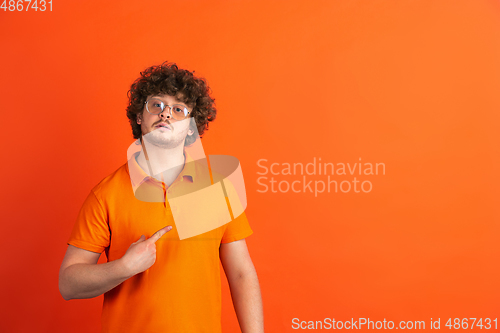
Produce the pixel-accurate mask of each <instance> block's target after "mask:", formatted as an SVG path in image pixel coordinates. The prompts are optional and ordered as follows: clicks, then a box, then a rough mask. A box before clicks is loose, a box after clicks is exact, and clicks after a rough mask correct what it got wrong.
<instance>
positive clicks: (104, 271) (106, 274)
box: [59, 245, 130, 301]
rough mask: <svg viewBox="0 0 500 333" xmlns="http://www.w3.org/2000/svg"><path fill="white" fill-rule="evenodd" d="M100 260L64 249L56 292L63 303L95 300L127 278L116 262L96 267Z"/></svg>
mask: <svg viewBox="0 0 500 333" xmlns="http://www.w3.org/2000/svg"><path fill="white" fill-rule="evenodd" d="M100 256H101V254H100V253H96V252H91V251H87V250H84V249H80V248H78V247H75V246H73V245H68V249H67V250H66V255H65V256H64V259H63V262H62V264H61V268H60V270H59V292H60V293H61V295H62V297H63V298H64V299H65V300H67V301H68V300H70V299H75V298H92V297H97V296H99V295H102V294H104V293H105V292H107V291H108V290H111V289H113V288H114V287H116V286H117V285H119V284H120V283H122V282H123V281H125V280H126V279H128V278H129V277H130V276H129V275H128V273H127V272H126V270H125V267H124V266H123V265H122V262H121V261H120V260H114V261H110V262H107V263H105V264H97V261H98V260H99V257H100Z"/></svg>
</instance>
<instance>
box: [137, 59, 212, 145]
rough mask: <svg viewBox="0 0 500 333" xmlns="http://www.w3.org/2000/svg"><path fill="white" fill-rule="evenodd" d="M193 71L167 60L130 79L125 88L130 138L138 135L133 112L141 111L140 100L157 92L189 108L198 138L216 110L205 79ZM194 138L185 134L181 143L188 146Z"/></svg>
mask: <svg viewBox="0 0 500 333" xmlns="http://www.w3.org/2000/svg"><path fill="white" fill-rule="evenodd" d="M193 74H194V71H193V72H190V71H188V70H185V69H179V68H178V67H177V65H176V64H175V63H169V62H164V63H162V64H161V65H159V66H151V67H148V68H146V69H145V70H144V71H143V72H141V73H140V75H141V76H140V77H139V78H138V79H137V80H135V81H134V83H132V85H131V87H130V90H129V91H128V92H127V96H128V98H129V103H128V106H127V117H128V119H129V122H130V126H132V133H133V136H134V139H140V138H141V135H142V132H141V125H139V124H137V116H138V115H140V114H142V112H144V103H145V102H146V100H147V98H148V97H149V96H152V95H160V94H167V95H170V96H175V97H176V98H177V99H179V100H180V101H181V102H183V103H185V104H186V105H187V106H188V107H190V108H192V110H193V111H192V112H191V116H192V117H193V118H194V119H195V122H196V127H197V128H198V134H199V136H200V138H201V137H202V135H203V133H204V132H205V130H208V125H209V122H212V121H214V120H215V117H216V114H217V110H216V108H215V106H214V102H215V99H214V98H212V97H211V96H210V93H211V89H210V87H209V86H208V84H207V82H206V80H205V79H204V78H202V77H196V76H194V75H193ZM193 130H194V128H193ZM195 140H196V138H195V137H193V136H190V135H188V136H186V140H185V142H184V145H186V146H189V145H190V144H192V143H193V142H194V141H195Z"/></svg>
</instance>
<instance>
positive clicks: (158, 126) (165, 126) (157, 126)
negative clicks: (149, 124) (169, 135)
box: [155, 123, 171, 130]
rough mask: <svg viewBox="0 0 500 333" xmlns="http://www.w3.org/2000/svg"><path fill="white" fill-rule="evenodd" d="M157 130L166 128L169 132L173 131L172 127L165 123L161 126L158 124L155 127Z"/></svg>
mask: <svg viewBox="0 0 500 333" xmlns="http://www.w3.org/2000/svg"><path fill="white" fill-rule="evenodd" d="M155 127H156V128H160V127H164V128H168V129H169V130H171V128H170V126H168V125H167V124H165V123H161V124H158V125H156V126H155Z"/></svg>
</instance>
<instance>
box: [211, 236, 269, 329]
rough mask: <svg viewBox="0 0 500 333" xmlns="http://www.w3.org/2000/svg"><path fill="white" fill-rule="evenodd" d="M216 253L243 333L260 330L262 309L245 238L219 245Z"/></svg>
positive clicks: (262, 326)
mask: <svg viewBox="0 0 500 333" xmlns="http://www.w3.org/2000/svg"><path fill="white" fill-rule="evenodd" d="M219 255H220V260H221V262H222V266H223V268H224V272H225V273H226V276H227V280H228V282H229V288H230V289H231V297H232V299H233V304H234V310H235V312H236V315H237V317H238V322H239V324H240V328H241V331H242V332H243V333H257V332H258V333H261V332H264V312H263V308H262V296H261V294H260V286H259V279H258V278H257V272H256V271H255V267H254V265H253V263H252V259H251V258H250V254H249V253H248V249H247V244H246V242H245V240H244V239H241V240H238V241H235V242H231V243H223V244H221V245H220V248H219Z"/></svg>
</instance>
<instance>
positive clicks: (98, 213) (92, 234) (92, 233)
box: [68, 191, 110, 253]
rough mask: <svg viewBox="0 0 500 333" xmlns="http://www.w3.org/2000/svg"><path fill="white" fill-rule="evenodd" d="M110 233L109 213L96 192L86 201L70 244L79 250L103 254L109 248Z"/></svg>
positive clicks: (69, 241) (91, 193) (72, 233)
mask: <svg viewBox="0 0 500 333" xmlns="http://www.w3.org/2000/svg"><path fill="white" fill-rule="evenodd" d="M109 240H110V231H109V225H108V218H107V213H106V211H105V209H104V207H103V204H102V202H101V201H100V200H99V199H98V198H97V197H96V195H95V193H94V191H91V192H90V194H89V195H88V196H87V199H85V202H84V203H83V206H82V208H81V209H80V212H79V213H78V217H77V219H76V222H75V225H74V227H73V231H72V232H71V236H70V237H69V240H68V244H70V245H73V246H76V247H78V248H81V249H84V250H87V251H92V252H97V253H102V252H103V251H104V250H105V248H106V247H108V246H109Z"/></svg>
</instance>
